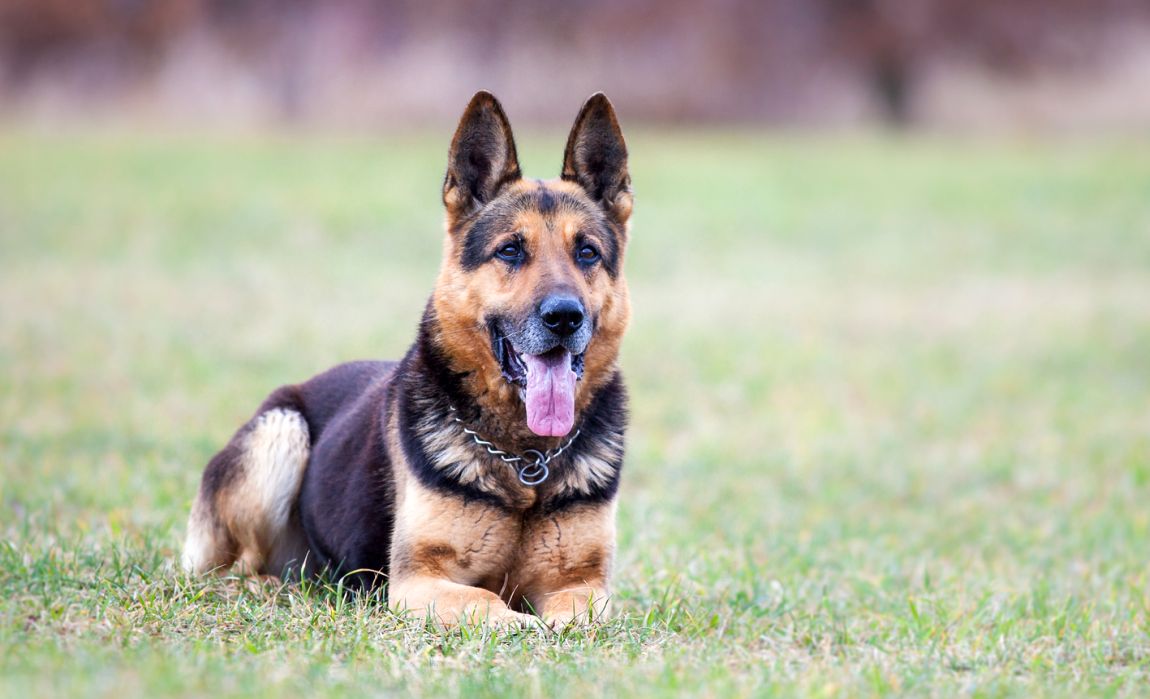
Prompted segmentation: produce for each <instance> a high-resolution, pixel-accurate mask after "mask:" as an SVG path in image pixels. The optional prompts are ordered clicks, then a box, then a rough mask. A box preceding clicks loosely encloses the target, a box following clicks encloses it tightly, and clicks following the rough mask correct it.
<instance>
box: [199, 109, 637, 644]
mask: <svg viewBox="0 0 1150 699" xmlns="http://www.w3.org/2000/svg"><path fill="white" fill-rule="evenodd" d="M443 203H444V205H445V207H446V214H447V215H446V228H447V231H446V236H445V237H444V242H443V261H442V265H441V268H440V271H439V276H438V281H437V282H436V285H435V289H434V291H433V292H432V294H431V299H430V300H429V302H428V303H427V306H426V310H425V312H424V315H423V319H422V321H421V322H420V325H419V332H418V335H417V337H416V340H415V343H414V344H413V345H412V346H411V348H410V349H409V350H408V352H407V355H406V356H405V357H404V358H403V359H402V360H401V361H399V362H375V361H362V362H352V363H348V364H342V365H339V366H337V367H335V368H333V369H330V370H328V371H327V372H324V373H322V374H320V375H318V376H316V377H314V378H312V379H310V380H308V381H305V382H303V383H300V384H295V385H288V386H284V387H281V388H279V389H277V390H276V391H274V392H273V393H272V394H271V395H270V396H268V398H267V399H266V400H265V401H264V402H263V404H262V405H261V406H260V408H259V410H258V411H257V412H256V414H255V416H254V417H252V419H251V420H249V421H248V422H247V423H246V424H245V425H244V426H243V427H241V428H240V429H239V431H238V432H236V434H235V436H234V437H232V439H231V441H230V442H228V444H227V446H225V447H224V448H223V450H222V451H220V452H219V453H218V454H216V455H215V457H214V458H212V460H211V461H210V462H209V463H208V465H207V468H206V469H205V471H204V474H203V480H202V482H201V485H200V489H199V493H198V495H197V497H196V500H195V503H194V504H193V506H192V511H191V517H190V521H189V523H188V532H187V540H186V543H185V546H184V554H183V565H184V567H185V568H186V569H187V570H189V571H191V572H193V573H197V574H202V573H206V572H208V571H213V570H226V569H228V568H229V567H231V566H232V565H233V564H234V565H236V566H237V568H239V569H240V570H241V571H243V572H245V573H248V574H259V575H278V576H280V577H284V578H287V579H295V578H298V577H300V576H315V575H319V574H323V575H330V576H334V577H335V578H337V579H342V580H344V581H345V584H346V585H347V586H348V587H351V588H354V589H371V588H374V587H376V586H377V585H379V584H381V583H382V582H384V581H386V583H387V587H386V595H387V599H388V604H389V606H390V607H392V608H393V609H395V610H398V611H411V612H414V613H415V614H416V615H418V616H420V617H425V618H427V619H430V620H432V621H438V622H440V623H443V624H449V625H451V624H458V623H475V622H482V621H486V622H489V623H498V624H509V623H510V624H525V623H539V621H538V619H539V617H542V620H543V622H545V623H547V624H550V625H552V626H555V625H562V624H566V623H569V622H572V621H576V622H583V621H587V620H590V619H592V618H599V617H601V616H602V615H603V614H604V613H605V612H606V609H607V605H608V589H609V588H608V584H609V578H610V573H611V564H612V559H613V556H614V548H615V498H616V492H617V490H618V485H619V476H620V471H621V469H622V465H623V434H624V429H625V427H626V420H627V414H626V412H627V408H626V401H627V398H626V393H625V390H624V387H623V380H622V378H621V376H620V373H619V368H618V365H617V357H618V352H619V344H620V341H621V339H622V337H623V333H624V330H625V329H626V327H627V323H628V319H629V316H630V301H629V297H628V292H627V285H626V282H625V281H624V279H623V253H624V248H625V246H626V243H627V236H628V228H629V219H630V215H631V205H632V194H631V178H630V175H629V173H628V170H627V147H626V144H625V143H624V141H623V134H622V132H621V131H620V128H619V122H618V120H617V119H616V116H615V110H614V108H613V107H612V106H611V103H610V101H608V100H607V98H606V97H605V96H604V95H602V94H596V95H594V96H592V97H591V98H590V99H589V100H588V101H587V103H586V104H584V105H583V108H582V110H581V111H580V112H579V115H578V117H577V118H576V119H575V125H574V126H573V127H572V129H571V133H570V136H569V137H568V139H567V147H566V151H565V153H564V156H563V170H562V173H561V176H560V177H559V179H556V180H548V181H542V180H534V179H525V178H524V177H522V175H521V174H520V171H519V162H518V159H517V156H516V151H515V141H514V139H513V137H512V134H511V125H510V123H509V122H508V120H507V117H506V115H505V114H504V112H503V108H502V107H501V106H500V104H499V102H498V100H496V99H495V97H494V96H492V95H491V94H490V93H487V92H479V93H477V94H476V95H475V97H473V98H472V100H471V102H470V103H469V104H468V105H467V109H466V110H465V111H464V113H463V117H462V118H461V120H460V122H459V127H458V129H457V130H456V132H455V137H454V138H453V139H452V141H451V148H450V151H449V154H448V165H447V176H446V178H445V179H444V183H443Z"/></svg>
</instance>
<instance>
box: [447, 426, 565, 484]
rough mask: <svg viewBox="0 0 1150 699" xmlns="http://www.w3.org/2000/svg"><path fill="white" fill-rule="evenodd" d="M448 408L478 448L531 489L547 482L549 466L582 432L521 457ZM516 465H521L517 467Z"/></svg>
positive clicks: (525, 453)
mask: <svg viewBox="0 0 1150 699" xmlns="http://www.w3.org/2000/svg"><path fill="white" fill-rule="evenodd" d="M448 408H449V409H450V410H451V419H452V420H455V422H457V423H459V426H460V428H462V429H463V432H464V434H466V435H467V436H468V437H471V440H472V441H473V442H475V443H476V444H477V445H478V446H481V447H483V448H484V449H486V450H487V453H488V454H491V455H492V456H497V457H499V460H500V461H502V462H503V463H505V464H507V465H508V466H510V467H511V468H513V469H515V470H516V472H517V473H518V475H519V482H520V483H522V484H523V485H525V486H527V487H529V488H531V487H535V486H537V485H539V484H541V483H542V482H543V481H545V480H547V477H548V476H550V475H551V469H549V468H548V467H547V465H548V464H550V463H551V461H552V460H554V459H555V458H557V457H558V456H559V455H560V454H562V453H563V452H564V451H566V450H567V448H568V447H570V446H571V445H572V444H573V443H574V442H575V440H576V439H578V438H579V433H580V432H581V431H582V430H575V434H573V435H571V438H570V439H568V440H567V441H566V442H564V443H563V444H560V445H559V446H558V447H556V448H554V449H548V450H547V451H545V452H542V451H539V450H538V449H528V450H527V451H525V452H523V454H521V455H519V454H512V453H510V452H506V451H503V450H502V449H499V448H498V447H496V446H495V445H494V444H493V443H491V442H489V441H487V440H486V439H483V438H482V437H480V436H479V433H478V432H476V431H475V430H473V429H471V428H469V427H468V426H467V424H466V423H465V422H463V420H462V419H461V418H460V417H459V415H458V414H457V411H456V410H455V406H454V405H449V406H448ZM516 464H521V465H519V466H516Z"/></svg>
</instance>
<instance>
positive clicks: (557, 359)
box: [523, 349, 575, 437]
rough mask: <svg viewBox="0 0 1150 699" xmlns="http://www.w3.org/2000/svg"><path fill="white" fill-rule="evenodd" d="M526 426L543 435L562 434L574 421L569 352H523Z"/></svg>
mask: <svg viewBox="0 0 1150 699" xmlns="http://www.w3.org/2000/svg"><path fill="white" fill-rule="evenodd" d="M523 362H524V363H525V364H526V365H527V426H528V427H530V428H531V431H532V432H534V433H535V434H537V435H540V436H543V437H562V436H563V435H565V434H567V433H568V432H570V431H571V428H572V427H574V425H575V372H574V371H572V370H571V353H570V352H568V351H566V350H562V349H560V350H553V351H551V352H548V353H547V354H536V355H531V354H525V355H523Z"/></svg>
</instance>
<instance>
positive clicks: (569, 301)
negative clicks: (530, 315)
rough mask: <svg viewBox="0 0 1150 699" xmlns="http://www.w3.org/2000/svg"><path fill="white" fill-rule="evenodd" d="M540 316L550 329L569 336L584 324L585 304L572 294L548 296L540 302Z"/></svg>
mask: <svg viewBox="0 0 1150 699" xmlns="http://www.w3.org/2000/svg"><path fill="white" fill-rule="evenodd" d="M539 317H540V318H542V319H543V324H544V325H546V326H547V329H548V330H550V331H551V332H553V333H555V334H556V335H560V336H562V337H567V336H568V335H570V334H572V333H574V332H575V331H576V330H578V329H579V328H580V327H581V326H582V325H583V304H581V303H579V299H576V298H572V297H570V296H548V297H547V298H545V299H543V303H541V304H539Z"/></svg>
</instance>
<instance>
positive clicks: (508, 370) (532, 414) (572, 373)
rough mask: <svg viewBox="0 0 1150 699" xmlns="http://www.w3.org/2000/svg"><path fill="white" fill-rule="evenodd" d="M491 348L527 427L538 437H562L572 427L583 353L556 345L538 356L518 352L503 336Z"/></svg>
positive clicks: (494, 341) (581, 371) (581, 374)
mask: <svg viewBox="0 0 1150 699" xmlns="http://www.w3.org/2000/svg"><path fill="white" fill-rule="evenodd" d="M492 347H493V349H494V351H495V358H496V360H498V362H499V366H500V369H501V371H502V372H503V378H504V380H506V381H507V382H508V383H510V384H511V385H513V386H515V387H516V388H517V389H518V391H517V392H518V394H519V399H520V400H521V401H522V402H523V405H524V408H525V416H526V419H527V427H528V428H529V429H530V430H531V431H532V432H534V433H535V434H537V435H539V436H541V437H563V436H566V435H567V434H568V433H570V432H571V429H572V428H573V427H574V426H575V385H576V383H577V382H578V381H579V379H581V378H582V376H583V357H584V352H580V353H579V354H572V353H571V352H570V351H569V350H567V348H565V347H563V346H562V345H556V346H555V347H552V348H551V349H549V350H547V351H546V352H542V353H540V354H528V353H525V352H520V351H519V350H518V349H517V348H516V347H515V345H514V344H513V343H512V342H511V340H510V339H509V338H507V337H505V336H500V337H494V338H493V341H492Z"/></svg>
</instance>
